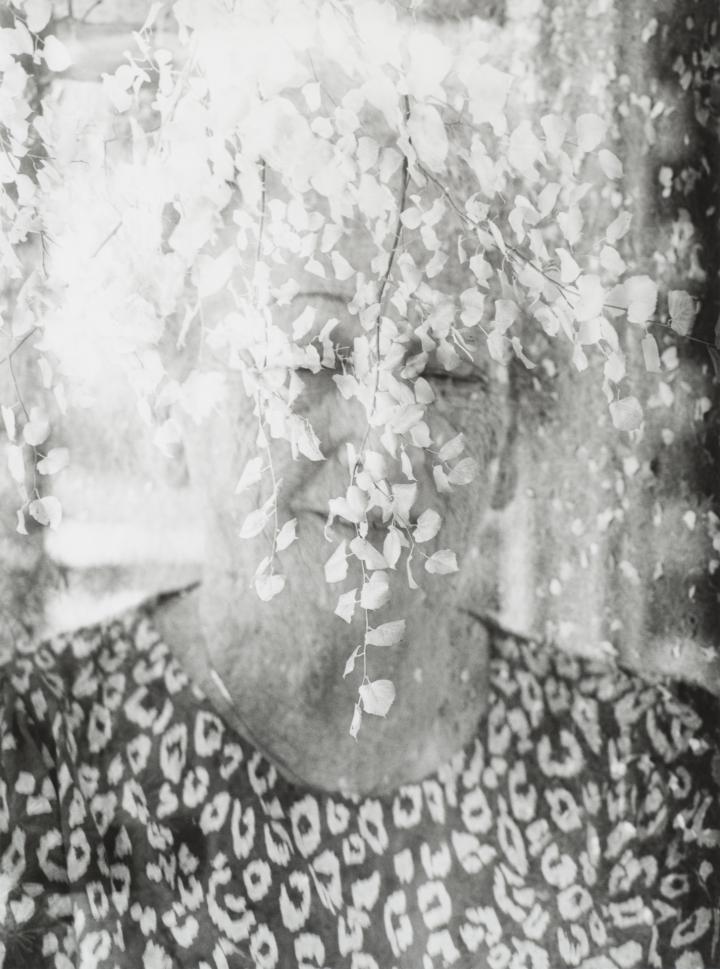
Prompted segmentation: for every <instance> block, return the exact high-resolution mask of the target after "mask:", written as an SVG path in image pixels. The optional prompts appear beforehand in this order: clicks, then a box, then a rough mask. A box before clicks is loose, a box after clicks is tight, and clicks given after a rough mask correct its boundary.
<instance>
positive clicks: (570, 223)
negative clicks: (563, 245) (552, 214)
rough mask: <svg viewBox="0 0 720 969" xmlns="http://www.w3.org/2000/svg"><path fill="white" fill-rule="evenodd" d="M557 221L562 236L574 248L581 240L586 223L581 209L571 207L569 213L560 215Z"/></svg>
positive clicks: (574, 206)
mask: <svg viewBox="0 0 720 969" xmlns="http://www.w3.org/2000/svg"><path fill="white" fill-rule="evenodd" d="M557 221H558V225H559V226H560V231H561V232H562V234H563V235H564V236H565V238H566V239H567V241H568V242H569V243H570V245H571V246H574V245H575V243H576V242H577V241H578V239H579V238H580V233H581V232H582V227H583V221H584V220H583V215H582V212H581V211H580V209H579V208H578V207H577V205H571V206H570V208H569V209H568V210H567V212H560V213H558V217H557Z"/></svg>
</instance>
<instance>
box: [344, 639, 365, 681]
mask: <svg viewBox="0 0 720 969" xmlns="http://www.w3.org/2000/svg"><path fill="white" fill-rule="evenodd" d="M362 648H363V644H362V643H358V645H357V646H356V647H355V649H354V650H353V651H352V653H350V655H349V656H348V658H347V662H346V663H345V669H344V670H343V679H344V678H345V677H346V676H349V675H350V674H351V673H352V671H353V670H354V669H355V660H356V659H357V658H358V655H359V654H360V651H361V650H362Z"/></svg>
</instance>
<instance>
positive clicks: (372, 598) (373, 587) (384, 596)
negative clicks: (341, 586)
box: [360, 572, 390, 609]
mask: <svg viewBox="0 0 720 969" xmlns="http://www.w3.org/2000/svg"><path fill="white" fill-rule="evenodd" d="M389 598H390V585H389V583H388V579H387V574H386V573H385V572H373V574H372V575H371V576H370V578H369V580H368V581H367V582H366V583H365V585H364V586H363V587H362V591H361V592H360V605H361V606H362V608H363V609H381V608H382V606H384V605H385V603H386V602H387V601H388V599H389Z"/></svg>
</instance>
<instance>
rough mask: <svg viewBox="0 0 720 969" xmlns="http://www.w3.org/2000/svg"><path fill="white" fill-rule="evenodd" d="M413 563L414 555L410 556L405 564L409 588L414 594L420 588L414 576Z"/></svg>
mask: <svg viewBox="0 0 720 969" xmlns="http://www.w3.org/2000/svg"><path fill="white" fill-rule="evenodd" d="M411 561H412V555H408V557H407V560H406V562H405V571H406V572H407V581H408V588H409V589H412V590H413V592H415V591H416V590H417V589H419V588H420V586H419V585H418V584H417V582H416V581H415V577H414V576H413V574H412V568H411V565H410V563H411Z"/></svg>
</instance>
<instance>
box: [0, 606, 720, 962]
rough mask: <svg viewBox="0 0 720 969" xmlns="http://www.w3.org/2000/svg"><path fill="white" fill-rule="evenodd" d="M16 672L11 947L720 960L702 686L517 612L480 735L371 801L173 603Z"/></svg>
mask: <svg viewBox="0 0 720 969" xmlns="http://www.w3.org/2000/svg"><path fill="white" fill-rule="evenodd" d="M0 678H1V686H2V689H1V690H0V967H4V969H18V967H27V969H42V967H53V969H70V967H73V966H80V967H83V969H96V967H99V969H105V967H107V969H175V967H188V969H228V967H258V969H273V967H281V969H283V967H301V969H321V967H323V969H343V967H347V969H393V967H398V969H399V967H404V969H436V967H444V966H453V967H457V969H462V967H476V969H560V967H565V966H572V967H582V969H630V967H638V969H647V967H658V966H659V967H672V969H700V967H702V966H705V967H709V966H712V967H716V969H717V967H719V966H720V942H719V939H720V901H719V900H720V797H719V795H720V753H719V746H718V720H719V718H718V705H717V702H716V701H715V700H714V698H712V697H711V696H710V694H705V692H704V691H702V690H695V691H691V690H689V689H688V690H687V691H686V692H685V693H684V694H683V693H682V691H681V690H680V688H675V689H674V690H671V689H670V688H668V687H664V686H662V685H650V684H647V683H645V682H644V681H642V680H641V679H639V678H638V677H636V676H632V675H629V674H627V673H624V672H621V671H619V670H617V669H615V668H607V667H604V666H602V665H600V664H593V663H590V662H586V661H579V660H576V659H570V658H568V657H566V656H562V655H558V654H556V653H554V652H553V651H552V650H551V649H549V648H547V647H544V646H540V645H535V644H529V643H525V642H520V641H518V640H517V639H515V638H513V637H511V636H508V635H504V634H497V635H496V637H495V642H494V644H493V660H492V676H491V683H492V692H491V702H490V706H489V713H488V715H487V717H486V718H485V719H484V720H483V722H482V723H481V725H480V727H479V730H478V733H477V736H476V738H475V739H474V740H473V741H472V743H470V744H469V745H468V746H467V748H466V749H464V750H462V751H460V752H459V753H458V754H457V755H456V756H455V757H453V758H452V760H450V761H449V762H448V763H446V764H444V766H443V767H442V768H441V769H439V770H438V771H437V772H436V773H434V774H432V775H431V776H429V777H427V778H426V779H425V780H424V781H422V782H421V783H417V784H409V785H407V786H404V787H400V788H399V789H398V790H396V791H395V792H393V793H392V794H389V795H387V796H382V797H367V798H360V799H354V800H353V799H346V798H343V797H341V796H336V795H332V796H331V795H329V794H326V793H319V792H317V791H314V790H309V789H303V788H300V787H298V786H294V785H293V784H291V783H289V782H287V781H285V780H284V779H283V778H282V777H280V776H278V774H277V773H276V771H275V769H274V768H273V766H272V765H271V764H270V763H269V762H268V761H267V760H266V759H265V758H264V757H263V756H261V755H260V754H259V753H258V752H257V751H255V750H253V749H252V747H251V746H250V745H249V744H248V743H246V742H245V741H244V740H243V739H241V738H240V736H238V735H237V734H236V733H234V732H233V730H232V729H230V728H229V726H228V725H227V724H225V723H224V722H223V720H222V719H221V718H220V717H219V716H218V715H217V714H216V712H215V711H214V709H213V708H212V706H211V705H210V704H209V702H208V701H207V700H206V699H205V697H204V696H203V694H202V693H201V692H200V690H198V689H197V687H195V686H193V684H192V683H191V682H189V680H188V677H187V676H186V675H185V673H184V672H183V670H182V669H181V668H180V666H179V665H178V663H177V662H176V661H175V659H173V657H172V655H171V652H170V651H169V649H168V647H167V646H166V645H165V644H164V643H163V642H162V641H161V639H160V637H159V635H158V634H157V632H156V631H154V628H153V623H152V608H151V607H150V606H148V607H143V608H141V609H139V610H137V611H133V612H131V613H128V614H126V615H124V616H121V617H119V618H118V619H115V620H113V621H110V622H107V623H104V624H101V625H98V626H95V627H92V628H89V629H86V630H84V631H80V632H77V633H73V634H70V635H63V636H60V637H59V638H57V639H55V640H53V641H50V642H48V643H45V644H43V645H42V646H40V647H38V648H36V649H34V650H33V651H31V652H26V653H24V654H21V655H16V656H15V657H14V658H13V659H12V661H11V662H10V663H9V664H7V665H6V666H5V667H4V668H0ZM688 701H690V702H688Z"/></svg>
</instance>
